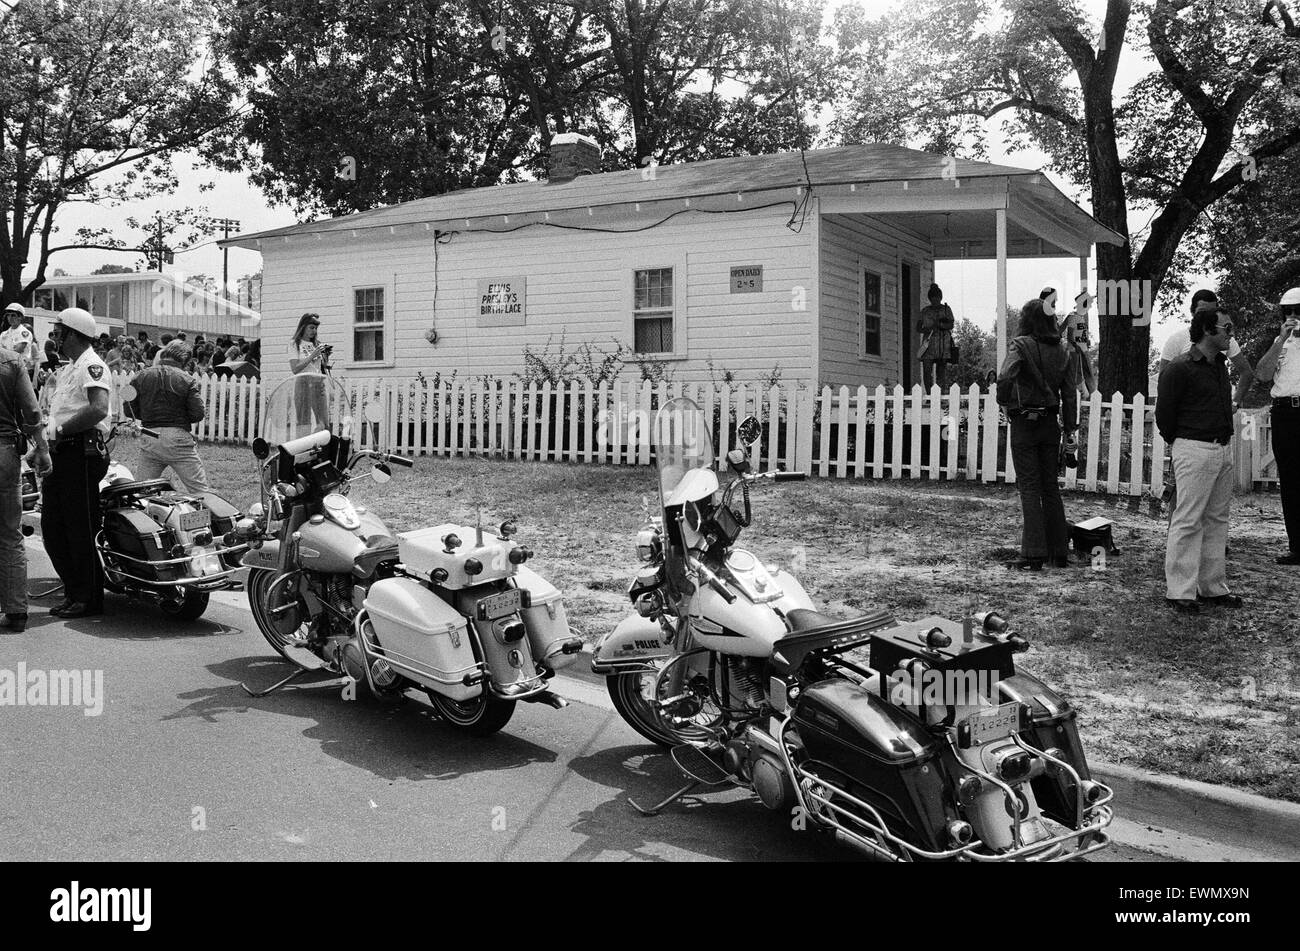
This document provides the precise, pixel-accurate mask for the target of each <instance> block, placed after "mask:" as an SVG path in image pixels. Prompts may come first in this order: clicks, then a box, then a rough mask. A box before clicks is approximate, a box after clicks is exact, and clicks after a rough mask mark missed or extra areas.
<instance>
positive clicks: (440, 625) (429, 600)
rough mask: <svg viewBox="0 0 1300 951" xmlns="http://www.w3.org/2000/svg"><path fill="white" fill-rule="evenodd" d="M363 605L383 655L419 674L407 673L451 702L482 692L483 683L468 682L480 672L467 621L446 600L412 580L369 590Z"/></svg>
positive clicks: (377, 585)
mask: <svg viewBox="0 0 1300 951" xmlns="http://www.w3.org/2000/svg"><path fill="white" fill-rule="evenodd" d="M364 606H365V609H366V611H367V612H368V613H369V614H370V621H371V624H372V626H373V628H374V639H375V640H376V641H377V642H378V647H379V649H380V651H381V652H382V653H383V655H384V656H385V657H388V658H390V659H391V660H392V661H393V662H394V663H395V664H397V665H400V666H401V667H403V668H410V671H413V672H414V673H411V672H410V671H408V670H402V673H403V674H405V675H406V676H409V677H411V679H413V680H420V681H422V682H423V684H424V686H427V687H431V688H432V689H434V690H436V691H437V692H438V693H440V694H442V695H443V696H446V697H450V698H451V699H452V700H469V699H471V698H473V697H477V696H478V695H479V694H480V693H482V691H483V685H482V684H481V683H475V684H473V685H471V686H466V685H465V684H464V683H463V680H464V677H465V676H466V675H467V674H473V673H475V672H476V671H477V670H478V662H477V660H476V659H475V657H474V646H473V642H472V641H471V640H470V636H469V630H468V629H467V627H466V625H465V617H464V615H462V614H461V613H460V612H459V611H457V610H456V609H455V608H453V607H452V606H451V605H450V604H448V603H447V602H446V601H444V600H442V598H440V597H438V596H437V595H436V594H434V593H433V592H432V591H430V590H429V589H428V588H426V587H424V586H423V585H422V584H420V583H419V582H418V581H413V580H411V579H410V578H385V579H383V580H382V581H376V582H375V583H374V584H373V585H371V586H370V590H369V591H368V592H367V593H366V599H365V602H364ZM416 675H418V676H416Z"/></svg>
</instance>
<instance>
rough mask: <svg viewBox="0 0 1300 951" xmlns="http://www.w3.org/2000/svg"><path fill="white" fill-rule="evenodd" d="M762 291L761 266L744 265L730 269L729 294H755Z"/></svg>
mask: <svg viewBox="0 0 1300 951" xmlns="http://www.w3.org/2000/svg"><path fill="white" fill-rule="evenodd" d="M762 289H763V265H761V264H746V265H743V266H742V267H733V268H732V269H731V293H733V294H757V293H759V292H760V291H761V290H762Z"/></svg>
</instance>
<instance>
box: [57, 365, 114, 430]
mask: <svg viewBox="0 0 1300 951" xmlns="http://www.w3.org/2000/svg"><path fill="white" fill-rule="evenodd" d="M111 387H112V383H111V381H110V379H109V375H108V365H107V364H105V363H104V361H103V360H102V359H100V356H99V354H97V353H96V352H95V348H94V347H87V348H86V350H85V352H84V353H83V354H82V355H81V356H79V357H78V358H77V359H76V360H75V361H74V362H72V363H70V364H68V365H67V366H66V367H64V368H63V369H62V370H60V371H59V384H58V389H57V390H56V391H55V393H54V401H53V402H52V403H51V404H50V421H49V428H48V429H47V430H46V434H45V435H46V438H47V439H50V440H51V441H53V439H54V438H55V435H54V434H55V432H56V431H57V427H59V426H62V425H63V424H64V423H66V422H67V421H68V420H70V419H72V417H73V416H75V415H77V413H79V412H80V411H81V410H83V409H85V408H86V407H87V406H89V405H90V398H89V396H87V395H86V391H87V390H90V389H99V390H105V391H107V390H109V389H110V388H111ZM97 426H98V429H99V430H100V431H101V432H103V433H104V434H107V433H108V430H109V426H108V419H107V418H105V419H101V420H100V421H99V423H98V424H97ZM66 435H71V434H65V436H66Z"/></svg>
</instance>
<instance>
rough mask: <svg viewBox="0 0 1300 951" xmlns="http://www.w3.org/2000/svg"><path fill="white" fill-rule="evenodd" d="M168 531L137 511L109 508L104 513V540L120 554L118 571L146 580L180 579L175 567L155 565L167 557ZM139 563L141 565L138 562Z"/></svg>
mask: <svg viewBox="0 0 1300 951" xmlns="http://www.w3.org/2000/svg"><path fill="white" fill-rule="evenodd" d="M171 537H172V535H171V532H169V531H167V530H166V529H165V528H163V527H162V526H161V525H159V524H158V523H157V522H155V521H154V520H153V519H151V518H150V517H149V516H148V515H146V514H145V513H144V512H142V511H140V510H139V509H137V508H130V507H128V508H120V509H109V510H108V511H107V512H105V513H104V539H105V541H107V542H108V545H109V548H111V549H112V550H113V551H117V552H121V553H122V554H123V555H126V556H127V557H128V558H134V559H137V560H136V561H127V560H125V559H123V561H122V562H121V564H120V567H121V570H122V571H123V572H125V573H126V574H130V575H134V576H136V577H137V578H144V579H145V580H146V581H175V580H176V578H178V577H179V576H180V571H179V570H178V566H176V565H159V564H156V562H158V561H162V560H166V559H169V558H171V553H170V552H169V551H168V549H169V548H171ZM142 562H143V563H142Z"/></svg>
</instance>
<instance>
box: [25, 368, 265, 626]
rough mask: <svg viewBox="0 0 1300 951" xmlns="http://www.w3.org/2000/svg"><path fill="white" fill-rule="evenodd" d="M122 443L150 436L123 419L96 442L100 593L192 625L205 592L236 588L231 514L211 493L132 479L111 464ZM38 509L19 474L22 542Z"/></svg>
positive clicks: (240, 548)
mask: <svg viewBox="0 0 1300 951" xmlns="http://www.w3.org/2000/svg"><path fill="white" fill-rule="evenodd" d="M118 395H119V398H120V400H121V402H122V404H123V405H125V404H126V403H127V402H129V401H130V400H133V399H135V396H136V394H135V389H134V387H132V386H130V385H129V384H128V385H126V386H124V387H122V388H121V389H120V390H119V392H118ZM123 435H141V436H149V437H154V438H156V437H157V435H158V434H157V433H155V432H154V431H153V430H151V429H146V428H145V427H143V426H141V425H140V424H139V422H138V421H137V420H135V419H131V418H130V417H129V416H127V417H118V418H116V419H114V420H112V422H111V427H110V429H109V433H108V436H107V437H106V438H105V440H104V442H105V446H106V447H107V448H108V450H109V463H108V470H107V471H106V472H105V474H104V477H103V478H102V479H101V480H100V482H99V506H100V514H101V519H102V524H101V528H100V532H99V534H98V535H96V536H95V551H96V553H97V555H98V557H99V563H100V567H101V569H102V570H103V574H104V587H105V588H106V589H107V590H109V591H111V592H113V593H115V594H122V595H126V596H127V597H130V598H135V599H137V600H142V601H148V602H150V603H153V604H156V605H157V606H158V607H159V608H160V609H161V610H162V612H163V614H166V615H167V616H169V617H173V618H175V619H176V620H178V621H194V620H197V619H198V618H200V617H202V616H203V613H204V612H205V611H206V610H207V608H208V601H209V597H210V595H211V593H212V592H213V591H220V590H223V589H226V588H236V587H238V586H239V581H238V580H237V579H236V577H235V576H236V575H237V574H238V572H239V571H240V569H241V566H240V557H241V556H242V555H243V553H244V551H245V550H246V549H247V547H248V546H247V544H246V543H244V542H242V541H241V540H240V539H239V538H238V537H237V536H236V535H235V534H234V529H235V525H236V523H237V521H238V520H239V518H240V513H239V510H238V509H236V508H235V507H234V506H233V505H231V504H230V503H229V502H228V501H226V500H225V499H224V498H222V497H221V496H219V495H217V494H215V493H212V492H201V493H191V492H178V491H176V489H174V488H173V487H172V484H171V482H170V481H168V480H167V479H145V480H137V479H135V477H134V476H132V474H131V470H130V469H128V468H127V467H126V466H125V465H123V464H122V462H121V461H120V460H117V459H114V458H113V456H112V451H113V447H114V445H115V444H116V443H117V440H118V439H119V438H120V437H122V436H123ZM42 504H43V502H42V500H41V498H40V494H39V490H38V488H37V484H36V476H35V473H33V472H31V470H30V469H24V472H23V517H22V531H23V534H25V535H32V534H34V533H35V532H36V531H38V530H39V529H40V509H41V505H42ZM46 593H47V594H49V593H51V592H46Z"/></svg>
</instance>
